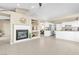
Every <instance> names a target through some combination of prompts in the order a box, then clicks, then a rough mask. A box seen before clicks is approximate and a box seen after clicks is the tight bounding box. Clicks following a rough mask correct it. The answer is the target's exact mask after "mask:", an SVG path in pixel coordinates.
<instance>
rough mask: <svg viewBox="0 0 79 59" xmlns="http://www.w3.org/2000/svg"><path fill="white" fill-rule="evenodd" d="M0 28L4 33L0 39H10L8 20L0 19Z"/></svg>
mask: <svg viewBox="0 0 79 59" xmlns="http://www.w3.org/2000/svg"><path fill="white" fill-rule="evenodd" d="M0 30H2V31H3V33H4V35H3V36H2V37H0V40H4V39H7V40H10V21H0Z"/></svg>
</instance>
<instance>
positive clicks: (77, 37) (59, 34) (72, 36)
mask: <svg viewBox="0 0 79 59" xmlns="http://www.w3.org/2000/svg"><path fill="white" fill-rule="evenodd" d="M55 34H56V38H58V39H64V40H70V41H76V42H79V31H55Z"/></svg>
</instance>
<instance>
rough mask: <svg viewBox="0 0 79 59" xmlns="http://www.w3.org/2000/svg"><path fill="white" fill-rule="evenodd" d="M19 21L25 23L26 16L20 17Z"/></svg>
mask: <svg viewBox="0 0 79 59" xmlns="http://www.w3.org/2000/svg"><path fill="white" fill-rule="evenodd" d="M19 21H20V22H21V23H23V24H25V23H26V21H27V20H26V18H24V17H22V18H20V20H19Z"/></svg>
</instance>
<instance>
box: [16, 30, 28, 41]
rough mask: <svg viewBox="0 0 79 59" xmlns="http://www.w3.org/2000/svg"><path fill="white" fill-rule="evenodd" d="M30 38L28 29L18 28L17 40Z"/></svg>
mask: <svg viewBox="0 0 79 59" xmlns="http://www.w3.org/2000/svg"><path fill="white" fill-rule="evenodd" d="M27 38H28V30H16V40H22V39H27Z"/></svg>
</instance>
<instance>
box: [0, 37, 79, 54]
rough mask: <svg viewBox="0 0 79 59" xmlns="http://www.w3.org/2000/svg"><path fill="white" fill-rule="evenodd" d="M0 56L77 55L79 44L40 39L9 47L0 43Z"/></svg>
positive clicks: (45, 38)
mask: <svg viewBox="0 0 79 59" xmlns="http://www.w3.org/2000/svg"><path fill="white" fill-rule="evenodd" d="M0 54H1V55H71V54H74V55H76V54H79V43H78V42H71V41H65V40H61V39H55V38H53V37H42V38H40V39H35V40H30V41H25V42H21V43H18V44H14V45H9V42H7V41H0Z"/></svg>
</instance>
